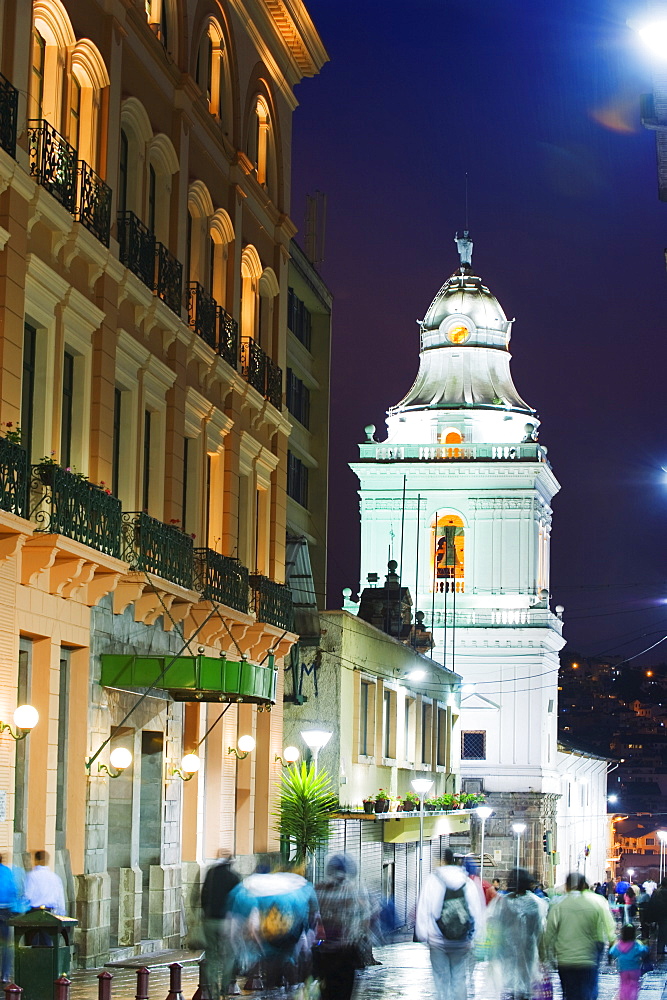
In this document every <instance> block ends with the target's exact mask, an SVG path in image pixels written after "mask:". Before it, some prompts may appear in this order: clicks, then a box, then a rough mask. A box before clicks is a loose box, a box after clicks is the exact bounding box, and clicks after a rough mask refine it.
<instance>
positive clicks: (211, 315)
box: [188, 281, 219, 351]
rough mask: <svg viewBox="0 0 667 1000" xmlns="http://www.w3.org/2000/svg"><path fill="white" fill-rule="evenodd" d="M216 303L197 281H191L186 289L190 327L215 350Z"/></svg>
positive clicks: (216, 332)
mask: <svg viewBox="0 0 667 1000" xmlns="http://www.w3.org/2000/svg"><path fill="white" fill-rule="evenodd" d="M218 308H219V307H218V304H217V302H216V301H215V299H214V298H213V296H212V295H209V294H208V292H207V291H206V289H205V288H204V286H203V285H200V284H199V282H198V281H191V282H190V287H189V289H188V316H189V322H190V327H191V329H192V330H194V331H195V333H196V334H197V336H198V337H201V339H202V340H203V341H204V343H205V344H208V346H209V347H212V348H213V350H214V351H215V350H216V348H217V346H218V343H217V341H218V331H217V326H218V323H217V320H218V315H217V313H218Z"/></svg>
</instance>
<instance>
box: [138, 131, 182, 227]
mask: <svg viewBox="0 0 667 1000" xmlns="http://www.w3.org/2000/svg"><path fill="white" fill-rule="evenodd" d="M147 155H148V189H147V192H146V194H147V199H146V208H147V216H146V219H147V222H148V227H149V229H150V230H151V232H153V233H154V234H155V236H156V237H157V239H158V240H159V241H160V243H164V245H165V246H169V228H170V226H169V222H170V214H171V213H170V208H171V188H172V177H173V175H174V174H175V173H176V172H177V171H178V168H179V165H180V164H179V162H178V156H177V155H176V150H175V149H174V146H173V144H172V142H171V139H169V137H168V136H166V135H165V134H164V132H159V133H158V134H157V135H156V136H154V137H153V138H152V139H151V141H150V142H149V144H148V149H147Z"/></svg>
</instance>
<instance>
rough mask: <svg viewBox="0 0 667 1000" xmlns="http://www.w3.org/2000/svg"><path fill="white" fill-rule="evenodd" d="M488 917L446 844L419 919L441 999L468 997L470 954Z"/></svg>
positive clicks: (422, 899)
mask: <svg viewBox="0 0 667 1000" xmlns="http://www.w3.org/2000/svg"><path fill="white" fill-rule="evenodd" d="M484 919H485V915H484V907H483V904H482V898H481V895H480V893H479V891H478V889H477V886H476V885H474V884H473V882H472V881H471V879H469V878H468V876H467V875H466V873H465V871H464V870H463V868H461V867H460V866H459V865H457V864H454V854H453V853H452V851H451V850H450V849H449V848H445V851H444V864H443V865H442V866H441V867H440V868H436V869H434V871H432V872H431V873H430V874H429V875H427V876H426V878H425V879H424V884H423V886H422V891H421V894H420V896H419V899H418V901H417V914H416V919H415V934H416V936H417V939H418V940H419V941H423V942H425V943H426V944H427V945H428V947H429V953H430V957H431V968H432V970H433V979H434V982H435V987H436V991H437V994H438V997H439V1000H466V997H467V964H468V956H469V954H470V950H471V948H472V945H473V941H474V939H475V936H477V935H481V934H483V931H484Z"/></svg>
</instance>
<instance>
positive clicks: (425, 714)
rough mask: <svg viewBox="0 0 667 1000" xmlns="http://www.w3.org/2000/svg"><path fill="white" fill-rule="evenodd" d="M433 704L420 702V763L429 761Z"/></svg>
mask: <svg viewBox="0 0 667 1000" xmlns="http://www.w3.org/2000/svg"><path fill="white" fill-rule="evenodd" d="M432 719H433V706H432V705H429V704H428V702H425V701H424V702H422V764H430V763H431V725H432Z"/></svg>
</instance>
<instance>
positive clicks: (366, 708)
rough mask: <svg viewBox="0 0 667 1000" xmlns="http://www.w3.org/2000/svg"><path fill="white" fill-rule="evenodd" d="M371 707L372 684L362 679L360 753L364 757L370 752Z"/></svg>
mask: <svg viewBox="0 0 667 1000" xmlns="http://www.w3.org/2000/svg"><path fill="white" fill-rule="evenodd" d="M371 709H372V699H371V686H370V684H369V683H368V681H362V682H361V689H360V691H359V753H360V754H361V755H362V756H364V757H367V756H368V755H369V753H370V741H369V724H370V712H371Z"/></svg>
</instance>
